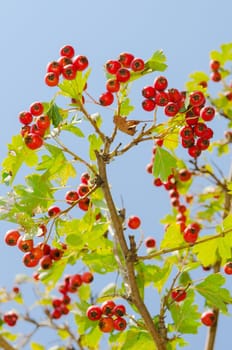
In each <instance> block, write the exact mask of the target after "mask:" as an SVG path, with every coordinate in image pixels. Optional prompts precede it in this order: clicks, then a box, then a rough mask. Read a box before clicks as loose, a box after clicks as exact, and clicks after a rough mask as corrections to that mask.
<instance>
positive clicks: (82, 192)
mask: <svg viewBox="0 0 232 350" xmlns="http://www.w3.org/2000/svg"><path fill="white" fill-rule="evenodd" d="M88 192H89V186H88V185H86V184H83V183H82V184H80V185H79V186H78V188H77V193H78V195H79V196H80V197H83V196H85V195H86V194H87V193H88Z"/></svg>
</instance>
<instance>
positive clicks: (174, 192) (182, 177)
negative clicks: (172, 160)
mask: <svg viewBox="0 0 232 350" xmlns="http://www.w3.org/2000/svg"><path fill="white" fill-rule="evenodd" d="M158 141H159V140H158ZM158 143H159V142H158ZM159 144H160V143H159ZM156 147H157V144H156V146H155V147H154V148H153V154H155V150H156ZM159 147H160V146H159ZM152 166H153V165H152V162H151V163H149V164H148V165H147V172H148V173H152ZM191 177H192V173H191V172H190V171H189V170H188V169H187V168H182V169H179V170H176V171H175V173H173V174H171V175H170V176H169V177H168V179H167V181H166V182H163V181H162V180H161V179H160V178H156V179H154V181H153V184H154V186H157V187H161V186H163V187H164V189H165V190H166V191H168V194H169V197H170V203H171V205H172V207H173V208H174V209H175V211H176V212H177V214H176V222H177V223H178V224H179V225H180V232H181V233H182V234H183V238H184V240H185V242H187V243H194V242H196V240H197V238H198V234H199V232H200V229H201V226H200V225H199V223H197V222H192V223H189V224H187V216H186V214H185V213H186V211H187V208H186V206H185V205H184V204H182V203H181V201H180V193H179V190H178V186H179V185H180V183H183V182H187V181H190V180H191Z"/></svg>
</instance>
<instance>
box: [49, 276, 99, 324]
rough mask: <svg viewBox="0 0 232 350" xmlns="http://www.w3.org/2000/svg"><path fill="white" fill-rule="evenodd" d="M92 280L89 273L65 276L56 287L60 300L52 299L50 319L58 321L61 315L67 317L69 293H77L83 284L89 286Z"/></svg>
mask: <svg viewBox="0 0 232 350" xmlns="http://www.w3.org/2000/svg"><path fill="white" fill-rule="evenodd" d="M93 279H94V277H93V274H92V272H90V271H86V272H84V273H82V274H74V275H69V276H66V277H65V279H64V282H63V283H62V284H61V285H60V286H59V287H58V291H59V292H60V293H61V294H62V298H53V299H52V306H53V311H52V312H51V314H50V316H51V318H53V319H59V318H60V317H61V316H62V315H67V314H68V313H69V308H68V306H67V305H68V304H70V303H71V297H70V296H69V293H77V291H78V288H79V287H81V285H82V284H83V283H86V284H89V283H91V282H92V281H93Z"/></svg>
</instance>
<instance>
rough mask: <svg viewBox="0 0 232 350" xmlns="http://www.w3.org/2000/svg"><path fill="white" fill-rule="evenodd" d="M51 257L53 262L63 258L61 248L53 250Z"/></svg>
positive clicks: (50, 253)
mask: <svg viewBox="0 0 232 350" xmlns="http://www.w3.org/2000/svg"><path fill="white" fill-rule="evenodd" d="M49 255H50V257H51V259H52V260H55V261H58V260H60V259H61V258H62V255H63V251H62V250H61V249H59V248H53V249H51V250H50V252H49Z"/></svg>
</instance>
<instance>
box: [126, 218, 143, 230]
mask: <svg viewBox="0 0 232 350" xmlns="http://www.w3.org/2000/svg"><path fill="white" fill-rule="evenodd" d="M127 225H128V227H129V228H130V229H132V230H136V229H137V228H139V226H140V225H141V220H140V218H139V217H138V216H130V217H129V218H128V221H127Z"/></svg>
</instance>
